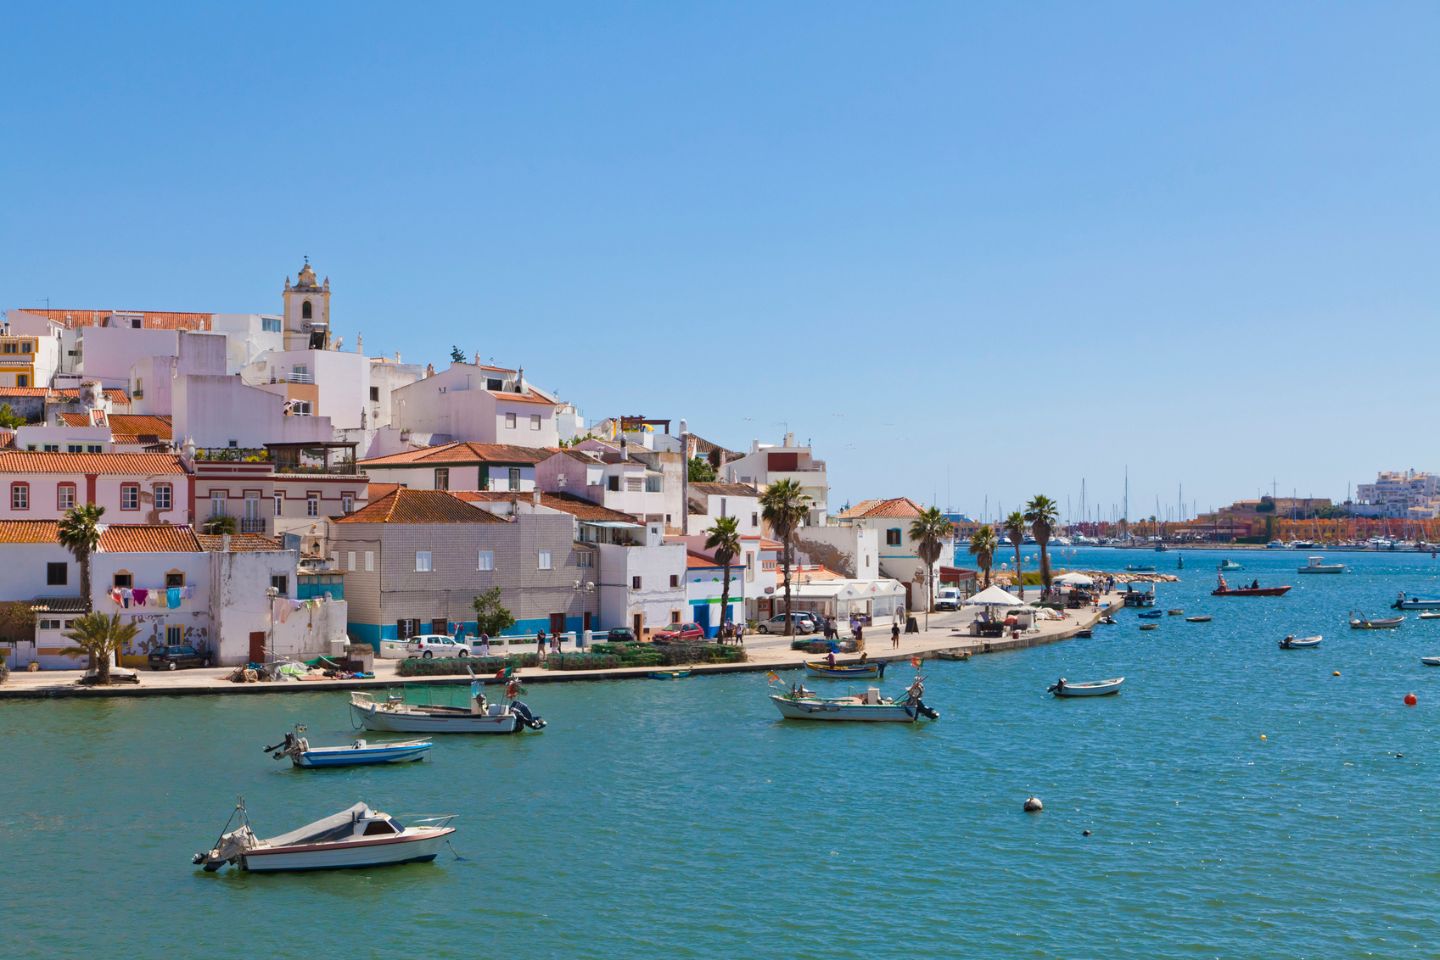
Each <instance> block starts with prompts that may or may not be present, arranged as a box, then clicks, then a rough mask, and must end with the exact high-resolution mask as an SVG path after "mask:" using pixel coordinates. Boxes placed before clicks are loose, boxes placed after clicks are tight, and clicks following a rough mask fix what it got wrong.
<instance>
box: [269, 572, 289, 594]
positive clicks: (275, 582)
mask: <svg viewBox="0 0 1440 960" xmlns="http://www.w3.org/2000/svg"><path fill="white" fill-rule="evenodd" d="M270 586H272V587H274V588H275V592H276V593H277V594H279V595H280V596H282V597H288V596H290V577H289V576H288V575H287V574H283V573H277V574H275V575H274V576H272V577H271V578H270Z"/></svg>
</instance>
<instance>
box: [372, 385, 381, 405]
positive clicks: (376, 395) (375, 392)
mask: <svg viewBox="0 0 1440 960" xmlns="http://www.w3.org/2000/svg"><path fill="white" fill-rule="evenodd" d="M370 402H371V403H379V402H380V388H379V387H371V388H370Z"/></svg>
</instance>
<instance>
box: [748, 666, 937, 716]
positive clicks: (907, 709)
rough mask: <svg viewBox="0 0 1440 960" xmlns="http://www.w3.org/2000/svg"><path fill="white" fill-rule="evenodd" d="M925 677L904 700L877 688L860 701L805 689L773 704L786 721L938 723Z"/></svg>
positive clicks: (776, 698) (797, 689)
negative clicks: (927, 699) (926, 698)
mask: <svg viewBox="0 0 1440 960" xmlns="http://www.w3.org/2000/svg"><path fill="white" fill-rule="evenodd" d="M924 694H925V681H924V678H923V677H920V676H916V678H915V682H914V683H912V684H910V687H909V689H907V690H906V691H905V694H904V696H901V697H896V698H893V699H892V698H891V697H882V696H881V695H880V691H879V690H878V689H876V688H875V687H870V688H868V689H867V690H866V691H865V692H864V693H863V694H861V695H860V696H857V697H822V696H820V695H818V694H817V693H815V692H814V691H813V690H807V689H805V688H804V687H803V686H799V685H796V686H793V687H791V688H790V690H789V691H788V692H786V693H783V694H773V693H772V694H771V695H770V702H771V703H773V704H775V708H776V709H777V710H779V711H780V716H782V717H784V718H785V719H787V720H854V721H859V722H869V723H915V722H917V721H918V720H919V719H920V718H921V717H928V718H930V719H931V720H938V719H939V718H940V713H939V711H937V710H934V709H932V708H931V707H928V706H926V705H925V701H924V700H923V699H922V698H923V696H924Z"/></svg>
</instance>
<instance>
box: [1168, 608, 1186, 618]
mask: <svg viewBox="0 0 1440 960" xmlns="http://www.w3.org/2000/svg"><path fill="white" fill-rule="evenodd" d="M1165 612H1166V613H1167V614H1169V615H1170V616H1172V617H1183V616H1185V611H1184V610H1181V609H1180V608H1179V607H1176V608H1175V609H1173V610H1166V611H1165Z"/></svg>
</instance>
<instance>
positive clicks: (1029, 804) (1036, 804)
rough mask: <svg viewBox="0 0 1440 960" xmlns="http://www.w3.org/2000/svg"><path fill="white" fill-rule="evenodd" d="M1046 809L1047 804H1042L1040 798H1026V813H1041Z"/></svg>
mask: <svg viewBox="0 0 1440 960" xmlns="http://www.w3.org/2000/svg"><path fill="white" fill-rule="evenodd" d="M1044 809H1045V804H1043V803H1041V802H1040V798H1039V797H1026V798H1025V812H1026V813H1039V812H1040V811H1041V810H1044Z"/></svg>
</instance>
